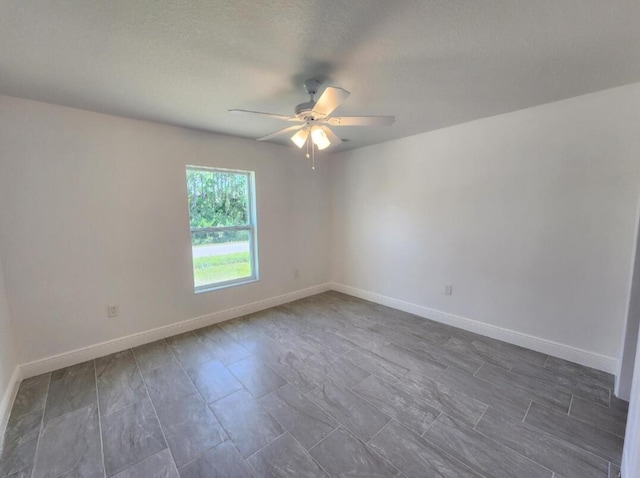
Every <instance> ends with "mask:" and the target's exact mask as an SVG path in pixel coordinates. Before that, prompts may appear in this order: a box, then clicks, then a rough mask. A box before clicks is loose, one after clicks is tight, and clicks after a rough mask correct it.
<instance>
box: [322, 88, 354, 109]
mask: <svg viewBox="0 0 640 478" xmlns="http://www.w3.org/2000/svg"><path fill="white" fill-rule="evenodd" d="M350 94H351V93H349V92H348V91H347V90H345V89H342V88H337V87H335V86H327V87H326V88H325V90H324V92H323V93H322V95H321V96H320V98H319V99H318V101H317V102H316V105H315V106H314V107H313V113H316V114H319V115H323V116H328V115H330V114H331V112H332V111H333V110H335V109H336V108H337V107H338V106H340V105H341V104H342V102H343V101H344V100H346V99H347V98H348V97H349V95H350Z"/></svg>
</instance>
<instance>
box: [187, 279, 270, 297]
mask: <svg viewBox="0 0 640 478" xmlns="http://www.w3.org/2000/svg"><path fill="white" fill-rule="evenodd" d="M252 282H258V278H257V277H243V278H242V279H235V280H232V281H227V282H218V283H216V284H210V285H202V286H199V287H196V288H195V289H194V293H195V294H203V293H205V292H213V291H216V290H220V289H227V288H229V287H235V286H238V285H245V284H251V283H252Z"/></svg>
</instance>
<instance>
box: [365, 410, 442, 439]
mask: <svg viewBox="0 0 640 478" xmlns="http://www.w3.org/2000/svg"><path fill="white" fill-rule="evenodd" d="M393 420H394V418H393V417H391V420H389V421H388V422H387V423H385V424H384V425H382V428H381V429H380V430H378V431H377V432H375V433H374V435H373V436H372V437H371V438H369V439H368V440H367V441H366V442H363V443H365V444H366V445H368V444H369V443H371V442H372V441H373V439H374V438H375V437H377V436H378V435H379V434H380V432H381V431H382V430H384V429H385V428H387V427H388V426H389V423H391V422H392V421H393ZM434 421H435V420H434Z"/></svg>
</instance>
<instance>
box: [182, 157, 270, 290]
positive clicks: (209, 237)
mask: <svg viewBox="0 0 640 478" xmlns="http://www.w3.org/2000/svg"><path fill="white" fill-rule="evenodd" d="M253 176H254V175H253V172H251V171H233V170H229V169H211V168H201V167H197V166H187V194H188V196H189V227H190V229H191V250H192V257H193V283H194V288H195V292H204V291H208V290H213V289H218V288H220V287H227V286H230V285H237V284H244V283H247V282H251V281H255V280H257V279H258V268H257V264H258V261H257V258H256V222H255V202H254V201H255V200H254V197H255V194H254V185H253Z"/></svg>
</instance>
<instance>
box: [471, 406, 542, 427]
mask: <svg viewBox="0 0 640 478" xmlns="http://www.w3.org/2000/svg"><path fill="white" fill-rule="evenodd" d="M485 406H486V407H487V408H485V409H484V412H482V415H480V418H478V421H477V422H476V424H475V425H474V426H473V429H474V430H475V429H476V427H477V426H478V425H479V424H480V422H481V421H482V419H483V418H484V415H485V413H487V410H489V405H486V404H485ZM529 406H531V404H529ZM527 411H528V410H527ZM526 416H527V415H526V414H525V417H526Z"/></svg>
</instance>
